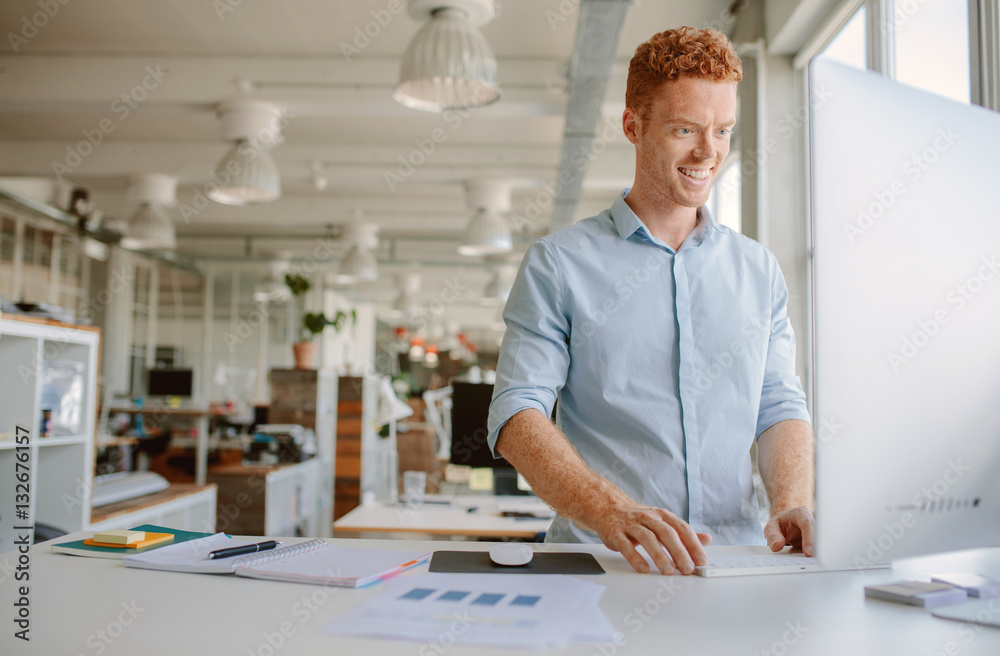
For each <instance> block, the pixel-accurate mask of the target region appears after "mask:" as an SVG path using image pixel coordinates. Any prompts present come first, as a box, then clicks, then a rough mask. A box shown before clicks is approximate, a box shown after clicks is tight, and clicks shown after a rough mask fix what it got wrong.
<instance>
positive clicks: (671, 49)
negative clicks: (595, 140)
mask: <svg viewBox="0 0 1000 656" xmlns="http://www.w3.org/2000/svg"><path fill="white" fill-rule="evenodd" d="M682 75H691V76H696V77H703V78H710V79H713V80H718V81H720V82H724V81H730V82H732V83H733V84H735V83H737V82H739V81H740V80H741V79H742V78H743V63H742V62H740V57H739V55H737V54H736V50H735V49H734V48H733V44H732V43H731V42H730V41H729V37H727V36H726V35H725V34H723V33H722V32H719V31H718V30H713V29H711V28H708V29H704V30H696V29H695V28H693V27H679V28H677V29H674V30H667V31H665V32H660V33H659V34H654V35H653V37H652V38H651V39H650V40H649V41H647V42H646V43H643V44H642V45H640V46H639V47H638V48H636V49H635V56H633V57H632V61H631V62H630V63H629V66H628V82H627V83H626V86H625V106H626V107H631V108H632V109H633V110H634V111H635V112H637V113H638V114H639V116H640V117H642V118H646V117H648V115H649V109H650V105H651V103H652V97H653V94H654V93H656V90H657V89H658V88H659V87H660V85H661V84H663V83H664V82H666V81H668V80H676V79H677V78H679V77H681V76H682Z"/></svg>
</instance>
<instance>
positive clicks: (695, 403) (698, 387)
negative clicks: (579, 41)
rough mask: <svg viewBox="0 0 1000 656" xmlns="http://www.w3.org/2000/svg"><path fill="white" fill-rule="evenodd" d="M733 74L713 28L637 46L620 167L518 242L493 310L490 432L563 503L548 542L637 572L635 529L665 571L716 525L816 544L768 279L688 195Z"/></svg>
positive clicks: (800, 399)
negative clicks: (580, 211)
mask: <svg viewBox="0 0 1000 656" xmlns="http://www.w3.org/2000/svg"><path fill="white" fill-rule="evenodd" d="M742 75H743V73H742V66H741V64H740V60H739V57H738V56H737V55H736V52H735V51H734V50H733V48H732V45H731V44H730V43H729V40H728V39H727V38H726V37H725V35H723V34H721V33H719V32H716V31H715V30H701V31H699V30H695V29H693V28H680V29H677V30H669V31H667V32H662V33H660V34H657V35H655V36H653V38H652V39H650V41H649V42H647V43H644V44H642V45H641V46H639V48H638V49H637V50H636V54H635V57H633V59H632V62H631V65H630V66H629V76H628V86H627V90H626V95H625V104H626V109H625V113H624V115H623V117H622V127H623V129H624V131H625V136H626V137H628V139H629V141H631V142H632V143H633V144H634V145H635V153H636V173H635V183H634V185H633V186H632V188H631V189H630V190H628V191H627V192H626V194H627V195H625V196H624V197H623V198H619V199H618V200H617V201H615V203H614V204H613V205H612V207H611V209H609V210H607V211H605V212H603V213H601V214H599V215H598V216H595V217H591V218H589V219H585V220H583V221H581V222H579V223H578V224H576V225H575V226H573V227H571V228H568V229H566V230H563V231H560V232H558V233H554V234H551V235H548V236H546V237H544V238H543V239H541V240H539V241H538V242H536V243H535V244H533V245H532V247H531V248H530V249H529V251H528V253H527V254H526V255H525V257H524V261H523V262H522V264H521V269H520V271H519V273H518V277H517V281H516V282H515V284H514V288H513V291H512V292H511V295H510V298H509V300H508V301H507V305H506V307H505V309H504V320H505V321H506V323H507V331H506V333H505V335H504V340H503V345H502V347H501V353H500V362H499V365H498V367H497V381H496V386H495V388H494V396H493V402H492V405H491V406H490V420H489V428H490V434H489V444H490V447H491V448H492V449H493V450H494V453H495V454H500V455H503V456H504V457H505V458H507V459H508V460H509V461H510V462H511V463H512V464H513V465H514V466H515V467H516V468H517V470H518V471H519V472H521V474H523V475H524V477H525V478H526V479H527V480H528V482H529V483H530V484H531V485H532V487H533V489H534V490H535V492H536V493H537V494H538V496H540V497H541V498H542V499H544V500H545V501H546V502H548V503H549V504H550V505H552V507H553V508H555V510H556V511H557V512H558V513H559V517H557V518H556V519H555V520H554V522H553V524H552V527H551V529H550V531H549V533H548V536H547V540H548V541H553V542H568V541H569V542H581V541H582V542H595V541H597V540H600V541H602V542H603V543H604V544H605V545H606V546H607V547H609V548H611V549H614V550H616V551H620V552H621V553H622V554H623V555H624V556H625V558H626V559H627V560H628V561H629V563H630V564H631V565H632V566H633V567H634V568H635V569H636V570H637V571H640V572H645V571H648V569H649V565H648V563H647V562H646V560H645V559H644V558H643V557H642V555H641V554H640V553H639V552H638V551H637V550H636V546H638V545H642V547H643V549H644V550H645V552H646V553H647V554H648V555H649V557H650V558H651V559H652V560H653V563H654V564H655V565H656V567H657V568H658V569H659V570H660V572H662V573H664V574H666V573H672V572H673V571H674V570H675V569H677V570H679V571H681V572H682V573H684V574H689V573H691V571H692V570H693V568H694V565H696V564H698V565H700V564H704V563H705V552H704V550H703V548H702V545H704V544H708V543H709V542H710V541H711V540H712V538H713V537H714V538H715V539H716V540H718V541H719V542H722V543H728V544H761V543H763V542H764V540H765V539H766V541H767V543H768V544H770V545H771V547H772V549H774V550H775V551H777V550H779V549H781V548H782V547H783V546H785V545H786V544H794V545H797V546H801V547H803V548H804V550H805V551H806V553H811V551H812V531H813V515H812V511H811V510H810V507H811V505H812V489H813V473H812V472H813V466H812V432H811V429H810V426H809V423H808V421H809V416H808V413H807V411H806V405H805V396H804V394H803V393H802V388H801V385H800V383H799V380H798V378H797V377H796V375H795V371H794V363H795V338H794V336H793V334H792V329H791V326H790V324H789V321H788V318H787V316H786V314H785V305H786V302H787V296H788V294H787V290H786V287H785V282H784V278H783V277H782V275H781V272H780V270H779V269H778V265H777V262H776V261H775V259H774V256H773V255H771V253H770V252H768V251H767V250H766V249H765V248H763V247H762V246H761V245H759V244H758V243H756V242H754V241H752V240H750V239H748V238H746V237H744V236H742V235H740V234H738V233H735V232H733V231H732V230H729V229H728V228H725V227H723V226H720V225H718V224H716V223H715V222H714V221H712V218H711V217H710V216H709V215H708V212H707V211H706V210H705V208H704V207H703V205H704V203H705V202H706V200H707V199H708V195H709V189H710V188H711V184H712V182H713V180H714V179H715V177H716V176H717V175H718V173H719V169H720V167H721V166H722V163H723V161H724V160H725V157H726V154H727V153H728V152H729V140H730V133H731V131H732V128H733V124H734V123H735V121H736V84H737V82H738V81H739V80H740V78H741V77H742ZM557 395H558V398H559V416H558V424H559V426H558V428H557V427H556V426H555V425H553V424H552V423H551V422H550V421H549V419H548V418H549V417H550V416H551V414H552V409H553V405H554V403H555V400H556V397H557ZM560 429H561V430H560ZM755 439H756V440H757V442H758V447H759V449H758V461H759V467H760V471H761V475H762V477H763V479H764V483H765V486H766V488H767V491H768V495H769V497H770V500H771V512H772V517H771V520H770V522H768V524H767V526H766V527H765V529H764V531H763V533H762V531H761V526H760V522H759V519H758V513H757V503H756V497H755V495H754V490H753V481H752V473H751V462H750V447H751V445H752V443H753V441H754V440H755Z"/></svg>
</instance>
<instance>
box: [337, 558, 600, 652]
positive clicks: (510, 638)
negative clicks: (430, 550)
mask: <svg viewBox="0 0 1000 656" xmlns="http://www.w3.org/2000/svg"><path fill="white" fill-rule="evenodd" d="M603 593H604V586H603V585H598V584H596V583H592V582H590V581H586V580H583V579H578V578H574V577H572V576H562V575H539V574H509V575H504V576H497V575H495V574H428V575H426V576H408V577H403V578H399V579H394V580H391V581H389V582H388V583H387V584H386V587H385V590H384V591H383V592H382V594H380V595H377V596H375V597H372V598H370V599H367V600H366V601H364V602H362V603H361V604H359V605H357V606H355V607H354V608H353V609H351V610H350V611H348V612H347V613H345V614H344V615H342V616H341V617H339V618H337V619H335V620H334V621H332V622H330V623H329V624H327V625H326V626H324V627H323V628H322V629H320V633H324V634H327V635H351V636H367V637H373V638H390V639H398V640H412V641H419V642H440V641H447V642H449V643H452V642H454V643H458V644H468V645H481V646H505V647H527V648H549V647H562V646H565V645H567V644H569V643H570V642H596V641H600V642H614V641H615V638H616V635H615V629H614V627H613V626H612V625H611V623H610V622H609V621H608V620H607V618H606V617H605V616H604V613H603V612H601V609H600V606H599V605H598V602H599V601H600V598H601V595H602V594H603Z"/></svg>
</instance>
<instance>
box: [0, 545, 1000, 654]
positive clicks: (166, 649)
mask: <svg viewBox="0 0 1000 656" xmlns="http://www.w3.org/2000/svg"><path fill="white" fill-rule="evenodd" d="M83 535H85V534H84V533H79V534H75V536H74V537H81V536H83ZM294 540H295V539H294V538H290V539H289V541H294ZM333 541H334V542H340V543H344V544H348V545H349V546H352V547H358V546H365V547H371V548H376V549H395V550H422V551H431V550H434V549H439V548H441V547H442V544H441V543H440V542H418V541H405V540H333ZM487 546H488V545H486V544H483V543H473V542H452V543H448V545H447V548H448V549H467V550H476V549H479V550H485V549H486V548H487ZM534 548H535V549H536V550H559V551H589V552H591V553H593V554H595V555H596V556H597V559H598V560H599V561H600V562H601V564H602V565H603V566H604V568H605V569H606V570H607V572H608V573H607V574H605V575H602V576H594V577H585V578H589V579H591V580H593V581H594V582H596V583H600V584H602V585H604V586H607V590H606V591H605V592H604V595H603V597H602V598H601V602H600V605H601V608H602V610H603V611H604V613H605V615H606V616H607V618H608V620H610V622H611V623H612V624H613V625H614V626H615V628H616V629H617V630H618V631H620V632H621V633H622V634H623V636H624V638H625V640H626V642H625V644H623V645H621V646H618V647H616V646H614V645H607V646H605V650H604V651H601V649H600V648H599V645H592V644H591V645H584V644H576V645H571V646H570V647H569V648H567V649H565V650H561V651H560V652H559V653H561V654H573V655H579V656H592V655H593V654H600V653H604V654H606V655H607V656H611V654H614V655H615V656H617V655H618V654H626V655H627V654H637V655H638V654H641V655H645V654H667V653H669V654H685V655H688V654H691V655H695V654H697V655H716V654H719V655H730V654H747V655H750V654H758V653H772V654H784V653H787V654H789V655H791V656H794V655H796V654H801V655H803V656H827V655H831V656H832V655H837V656H842V655H843V654H862V655H869V654H871V655H876V654H877V655H878V656H886V655H892V654H914V655H919V656H924V655H926V654H939V653H948V654H952V653H961V654H962V655H963V656H967V655H969V654H976V655H978V654H983V655H986V654H990V655H991V656H995V655H996V654H998V653H1000V630H998V629H993V628H988V627H986V628H983V629H982V630H977V628H973V627H970V626H969V625H964V624H961V623H958V622H952V621H948V620H943V619H938V618H935V617H932V616H931V615H930V614H929V613H928V612H927V611H926V610H924V609H921V608H916V607H912V606H904V605H900V604H893V603H889V602H882V601H873V600H866V599H865V597H864V592H863V588H864V586H865V585H867V584H872V583H884V582H888V581H893V580H898V579H906V578H925V577H927V576H928V575H929V574H930V573H932V572H942V571H952V572H955V571H966V572H979V573H983V574H988V575H992V576H994V577H1000V549H991V550H977V551H969V552H962V553H957V554H950V555H945V556H937V557H933V558H924V559H910V560H905V561H899V562H898V563H897V564H896V567H895V569H894V570H874V571H867V572H827V573H812V574H784V575H778V576H748V577H736V578H725V579H705V578H700V577H681V576H673V577H663V576H659V575H653V574H637V573H635V572H633V571H632V569H631V568H630V567H629V566H628V564H627V563H626V562H625V560H624V559H623V558H622V557H621V556H620V555H618V554H615V553H612V552H610V551H608V550H607V549H605V548H604V547H603V546H600V545H546V544H537V545H534ZM757 549H760V548H754V547H709V551H710V554H711V553H715V554H718V555H723V554H731V553H733V552H739V553H749V552H753V551H755V550H757ZM14 556H16V554H13V553H8V554H5V555H3V556H0V566H3V569H2V570H0V571H3V572H7V574H6V578H5V580H3V581H2V582H0V608H3V609H5V611H4V612H5V614H6V619H5V621H4V623H3V624H4V628H3V631H2V633H0V653H2V654H39V655H45V656H49V655H51V654H97V653H101V652H102V651H103V654H105V655H107V656H114V655H117V654H181V653H197V654H240V655H244V654H260V655H261V656H265V655H266V654H281V655H282V656H285V655H289V656H291V655H297V654H366V655H368V654H372V655H380V654H387V655H388V654H393V655H395V654H435V655H436V656H437V655H439V654H440V652H439V651H435V650H434V649H432V648H429V647H428V646H427V645H423V644H418V643H407V642H392V641H380V640H374V639H367V638H365V639H362V638H340V637H331V636H323V635H317V633H316V631H317V630H318V629H319V628H320V627H322V626H323V625H325V624H327V623H328V622H330V621H331V620H333V619H334V618H336V617H338V616H340V615H342V614H343V613H344V612H346V611H347V610H348V609H349V608H351V607H353V606H354V605H355V604H357V603H359V602H360V601H361V600H363V599H367V598H369V597H372V596H374V595H377V594H379V593H380V592H381V591H382V589H383V586H382V585H381V584H379V585H376V586H373V587H371V588H365V589H361V590H351V589H344V588H322V587H317V586H308V585H300V584H293V583H279V582H275V581H261V580H254V579H248V578H241V577H235V576H225V575H204V574H175V573H168V572H154V571H147V570H135V569H126V568H124V567H123V566H122V565H121V563H120V561H117V560H106V559H98V558H78V557H73V556H65V555H60V554H53V553H50V552H49V551H48V544H47V543H46V544H43V545H38V546H36V547H34V548H33V549H32V550H31V552H30V556H31V561H30V570H29V571H30V581H29V584H30V586H31V592H30V604H31V605H30V613H31V634H30V635H31V642H30V643H23V642H21V641H20V640H16V639H14V637H13V633H14V629H13V628H12V627H13V623H12V622H11V619H12V618H13V615H14V606H13V603H14V599H15V592H16V586H17V585H21V583H18V582H16V581H15V580H14V576H13V575H12V574H11V573H12V572H13V571H14V566H15V563H16V560H15V558H14ZM4 561H6V562H4ZM426 571H427V565H421V566H420V567H418V568H415V569H414V570H412V571H410V572H408V573H406V574H404V575H403V576H421V575H422V574H424V573H425V572H426ZM130 611H131V614H130ZM133 616H134V617H133ZM126 622H127V624H126ZM283 625H284V628H285V636H281V631H282V626H283ZM793 627H794V628H795V629H796V630H797V631H798V636H797V637H796V634H794V633H791V632H790V631H791V630H792V628H793ZM101 636H104V638H102V637H101ZM112 636H114V637H112ZM105 638H106V639H109V640H111V642H110V644H108V643H107V642H106V641H104V639H105ZM269 638H270V639H271V640H272V641H276V640H277V639H278V638H280V639H281V640H282V645H281V647H280V649H269V648H268V647H269V645H268V639H269ZM786 638H788V639H794V640H796V641H797V642H796V643H795V644H786V643H783V642H782V641H783V640H784V639H786ZM950 643H953V646H951V647H949V644H950ZM775 645H779V646H778V647H775ZM781 645H784V648H782V647H781ZM98 646H100V647H106V649H105V650H99V649H98ZM765 650H766V651H765ZM445 653H446V654H447V656H461V655H462V654H477V655H480V656H483V655H486V654H498V655H499V654H503V655H504V656H510V655H511V654H514V653H519V652H515V651H512V650H509V649H495V650H490V649H480V648H477V649H471V648H466V647H462V646H457V645H452V646H450V647H448V648H447V649H446V650H445ZM523 653H529V652H523ZM532 653H533V652H532Z"/></svg>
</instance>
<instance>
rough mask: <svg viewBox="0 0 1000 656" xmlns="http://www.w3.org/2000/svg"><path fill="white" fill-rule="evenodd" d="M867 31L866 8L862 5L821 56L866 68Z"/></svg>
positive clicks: (821, 57)
mask: <svg viewBox="0 0 1000 656" xmlns="http://www.w3.org/2000/svg"><path fill="white" fill-rule="evenodd" d="M865 32H866V30H865V8H864V6H862V7H861V8H860V9H858V11H857V12H855V14H854V16H853V17H851V20H849V21H848V22H847V24H846V25H844V27H843V29H841V30H840V32H839V33H838V34H837V36H836V37H834V39H833V41H831V42H830V45H828V46H827V47H826V50H824V51H823V52H822V53H820V54H819V58H820V59H828V60H830V61H835V62H840V63H841V64H846V65H848V66H854V67H855V68H860V69H862V70H864V69H866V68H867V67H868V55H867V50H868V49H867V46H866V36H865Z"/></svg>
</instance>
